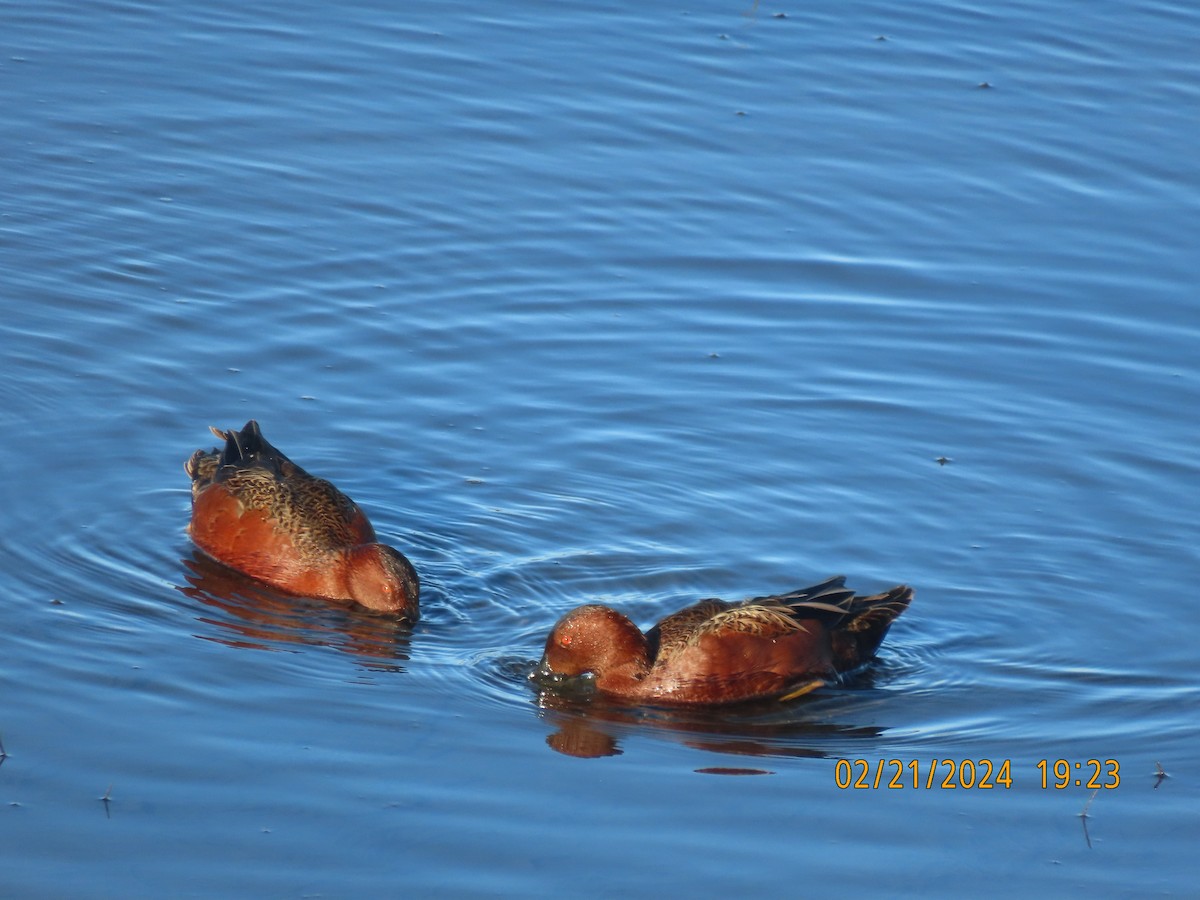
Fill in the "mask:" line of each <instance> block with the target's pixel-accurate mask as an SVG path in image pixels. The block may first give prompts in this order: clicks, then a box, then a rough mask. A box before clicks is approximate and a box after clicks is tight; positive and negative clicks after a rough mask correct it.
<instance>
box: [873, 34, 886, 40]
mask: <svg viewBox="0 0 1200 900" xmlns="http://www.w3.org/2000/svg"><path fill="white" fill-rule="evenodd" d="M875 40H877V41H886V40H887V35H885V34H877V35H875Z"/></svg>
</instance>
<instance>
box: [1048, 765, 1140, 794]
mask: <svg viewBox="0 0 1200 900" xmlns="http://www.w3.org/2000/svg"><path fill="white" fill-rule="evenodd" d="M1037 768H1038V771H1039V772H1041V773H1042V789H1043V790H1049V789H1053V790H1059V791H1061V790H1062V789H1063V788H1068V787H1084V788H1087V789H1088V790H1089V791H1099V790H1106V791H1111V790H1112V789H1113V788H1118V787H1120V786H1121V764H1120V763H1119V762H1117V761H1116V760H1115V759H1084V760H1079V761H1074V760H1070V759H1039V760H1038V761H1037Z"/></svg>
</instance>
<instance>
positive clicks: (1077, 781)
mask: <svg viewBox="0 0 1200 900" xmlns="http://www.w3.org/2000/svg"><path fill="white" fill-rule="evenodd" d="M1035 768H1036V769H1037V770H1038V772H1040V773H1041V787H1042V789H1043V790H1051V789H1053V790H1062V789H1064V788H1067V787H1082V788H1087V789H1088V790H1112V789H1113V788H1117V787H1120V785H1121V764H1120V763H1119V762H1117V761H1116V760H1115V759H1086V760H1080V761H1078V762H1075V761H1072V760H1069V759H1039V760H1038V761H1037V763H1036V764H1035ZM1012 769H1013V765H1012V760H1010V759H999V760H992V759H939V758H937V757H933V758H931V759H839V760H838V761H837V762H836V763H834V766H833V781H834V784H836V785H837V786H838V787H839V788H841V789H842V790H846V789H855V790H879V789H880V788H885V789H887V790H903V789H905V788H908V789H909V790H933V789H941V790H984V791H987V790H995V789H997V788H1001V789H1003V790H1009V789H1011V788H1012V786H1013V774H1012Z"/></svg>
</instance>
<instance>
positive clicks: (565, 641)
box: [558, 634, 571, 647]
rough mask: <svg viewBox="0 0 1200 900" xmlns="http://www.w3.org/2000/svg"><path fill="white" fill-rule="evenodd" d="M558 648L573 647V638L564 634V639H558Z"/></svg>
mask: <svg viewBox="0 0 1200 900" xmlns="http://www.w3.org/2000/svg"><path fill="white" fill-rule="evenodd" d="M558 646H560V647H570V646H571V636H570V635H569V634H564V635H563V636H562V637H560V638H559V639H558Z"/></svg>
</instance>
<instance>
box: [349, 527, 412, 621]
mask: <svg viewBox="0 0 1200 900" xmlns="http://www.w3.org/2000/svg"><path fill="white" fill-rule="evenodd" d="M347 556H348V560H349V569H348V574H347V579H346V580H347V584H348V586H349V589H350V597H351V599H352V600H354V602H355V603H359V604H361V605H363V606H365V607H366V608H367V609H373V610H375V611H377V612H385V613H396V614H398V615H400V616H401V617H402V618H405V619H407V620H408V621H409V622H415V621H417V617H418V616H419V615H420V611H419V607H418V602H417V601H418V596H419V594H420V591H421V585H420V579H418V578H417V572H416V570H415V569H414V568H413V567H412V564H411V563H410V562H409V561H408V560H407V559H405V558H404V555H403V554H402V553H400V551H398V550H396V549H394V548H392V547H389V546H388V545H387V544H360V545H359V546H357V547H354V548H353V549H352V550H351V551H350V552H349V553H348V554H347Z"/></svg>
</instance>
